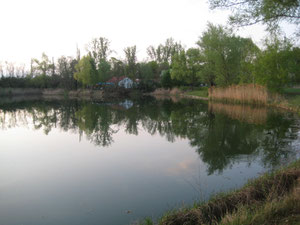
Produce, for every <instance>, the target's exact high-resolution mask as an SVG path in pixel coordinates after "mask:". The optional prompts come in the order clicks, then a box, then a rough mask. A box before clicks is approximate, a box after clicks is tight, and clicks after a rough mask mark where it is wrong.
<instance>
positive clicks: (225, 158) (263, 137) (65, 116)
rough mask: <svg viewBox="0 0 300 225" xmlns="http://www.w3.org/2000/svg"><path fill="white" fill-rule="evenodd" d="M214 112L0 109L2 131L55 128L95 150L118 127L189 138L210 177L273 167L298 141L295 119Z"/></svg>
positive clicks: (31, 105)
mask: <svg viewBox="0 0 300 225" xmlns="http://www.w3.org/2000/svg"><path fill="white" fill-rule="evenodd" d="M215 108H216V107H209V109H210V110H207V109H208V106H207V104H204V103H200V102H198V101H186V100H183V101H179V102H177V103H173V102H172V101H170V100H165V101H155V100H154V99H151V98H150V99H147V101H144V100H139V101H136V102H135V104H134V106H133V107H131V108H129V109H127V110H126V109H123V108H122V107H120V106H119V105H118V104H117V103H116V104H114V103H110V104H107V103H103V102H100V103H90V102H79V101H43V102H38V101H37V102H22V103H19V104H17V105H16V104H12V105H11V104H7V105H1V111H0V125H1V127H2V129H5V128H9V127H15V126H19V125H22V126H24V125H26V124H28V123H30V121H32V124H33V127H34V129H43V131H44V132H45V134H48V133H49V132H51V129H52V128H53V127H55V128H59V129H61V130H63V131H68V132H70V131H71V132H74V133H79V134H80V135H81V134H85V135H86V137H87V139H88V140H90V141H91V142H92V143H94V144H95V145H98V146H109V145H111V143H112V142H113V135H114V134H115V133H117V132H118V131H119V129H120V128H121V127H123V128H124V130H125V131H126V132H127V133H129V134H134V135H138V133H139V131H140V130H139V129H143V130H145V131H147V132H148V133H150V134H152V135H155V134H159V135H161V136H163V137H165V138H166V139H167V140H168V141H170V142H174V141H175V140H176V138H187V139H188V140H189V141H190V145H191V146H193V147H195V149H196V151H197V152H198V153H199V155H200V157H201V158H202V160H203V161H204V162H205V163H206V164H207V165H208V173H209V174H211V173H214V172H222V171H223V170H224V169H225V168H228V167H230V166H232V165H233V164H234V163H236V162H239V161H240V160H241V158H243V159H245V158H247V161H248V162H251V160H257V159H260V160H261V163H263V164H264V165H265V166H268V167H272V166H276V165H278V163H279V162H281V161H283V160H286V159H288V158H290V157H291V156H293V154H294V152H293V151H292V148H291V146H290V145H291V140H295V139H296V138H297V131H298V130H299V127H298V125H297V122H296V119H295V118H294V116H293V114H287V113H285V114H282V113H275V112H269V113H268V115H264V120H261V121H264V124H262V122H260V123H255V124H252V123H250V122H248V123H247V122H245V120H244V119H243V122H242V121H240V120H239V119H237V118H239V117H238V116H237V115H236V112H235V113H230V108H228V106H227V107H226V110H221V111H220V107H218V108H217V109H218V111H217V112H215V111H214V109H215ZM233 110H235V108H234V107H233ZM243 110H244V109H243ZM263 111H264V112H266V113H267V111H265V110H263ZM256 112H257V111H256ZM248 113H249V115H251V112H248ZM241 118H242V117H241ZM247 121H251V120H247Z"/></svg>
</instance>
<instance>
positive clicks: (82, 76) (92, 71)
mask: <svg viewBox="0 0 300 225" xmlns="http://www.w3.org/2000/svg"><path fill="white" fill-rule="evenodd" d="M75 69H76V72H75V74H74V78H75V80H77V81H79V82H81V83H82V84H83V85H94V84H96V83H97V82H99V78H98V74H97V70H96V65H95V61H94V59H93V58H92V57H91V56H89V55H87V56H83V57H82V58H81V59H80V61H79V62H78V64H77V65H76V66H75Z"/></svg>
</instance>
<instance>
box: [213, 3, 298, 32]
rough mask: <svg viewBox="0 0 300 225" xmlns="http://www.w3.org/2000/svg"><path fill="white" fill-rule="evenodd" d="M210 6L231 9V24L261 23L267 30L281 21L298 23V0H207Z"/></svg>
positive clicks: (275, 26) (272, 28) (274, 27)
mask: <svg viewBox="0 0 300 225" xmlns="http://www.w3.org/2000/svg"><path fill="white" fill-rule="evenodd" d="M209 3H210V7H211V8H212V9H215V8H229V9H231V10H232V11H233V15H232V16H230V18H229V22H230V24H232V25H237V26H247V25H252V24H256V23H260V22H261V23H263V24H266V25H267V26H268V29H269V30H274V29H276V28H278V25H279V23H280V22H281V21H287V22H289V23H291V24H296V25H299V19H300V1H299V0H285V1H282V0H209Z"/></svg>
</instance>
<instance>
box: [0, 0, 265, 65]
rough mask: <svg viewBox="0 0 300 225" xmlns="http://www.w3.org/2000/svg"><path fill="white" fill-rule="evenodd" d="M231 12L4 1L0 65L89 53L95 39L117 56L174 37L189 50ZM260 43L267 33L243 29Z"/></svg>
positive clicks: (143, 1) (194, 0)
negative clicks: (108, 44) (106, 42)
mask: <svg viewBox="0 0 300 225" xmlns="http://www.w3.org/2000/svg"><path fill="white" fill-rule="evenodd" d="M228 15H229V11H222V10H214V11H211V10H209V6H208V3H207V0H126V1H124V0H85V1H82V0H1V13H0V21H1V22H0V29H1V33H0V61H2V62H4V61H11V62H16V63H25V64H29V62H30V59H31V58H40V57H41V55H42V52H45V53H46V54H47V55H48V56H49V57H50V58H52V57H54V58H55V59H57V58H58V57H59V56H61V55H65V56H75V54H76V46H78V47H79V48H80V50H81V52H82V54H84V50H85V46H86V44H87V43H88V42H90V41H91V39H92V38H96V37H106V38H108V39H109V40H110V42H111V48H112V50H114V51H115V56H117V57H119V58H123V57H124V54H123V49H124V48H125V47H128V46H133V45H136V46H137V56H138V60H139V61H142V60H145V59H146V58H147V54H146V49H147V47H148V46H149V45H154V46H157V45H159V44H160V43H164V42H165V40H166V39H167V38H169V37H173V38H174V39H175V41H180V42H181V43H182V44H184V46H186V47H187V48H189V47H194V46H195V43H196V42H197V40H198V39H199V37H200V36H201V33H202V32H203V31H205V30H206V28H207V23H208V22H212V23H213V24H223V25H226V21H227V17H228ZM238 34H239V35H241V36H243V37H251V38H253V40H254V41H255V42H256V43H257V44H259V42H260V40H261V39H262V38H263V37H264V36H265V35H266V33H265V32H264V27H262V26H259V25H255V26H252V27H247V28H243V29H241V30H239V31H238Z"/></svg>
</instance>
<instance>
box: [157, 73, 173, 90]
mask: <svg viewBox="0 0 300 225" xmlns="http://www.w3.org/2000/svg"><path fill="white" fill-rule="evenodd" d="M160 82H161V86H162V87H164V88H171V87H173V80H172V78H171V73H170V70H163V71H162V72H161V81H160Z"/></svg>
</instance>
